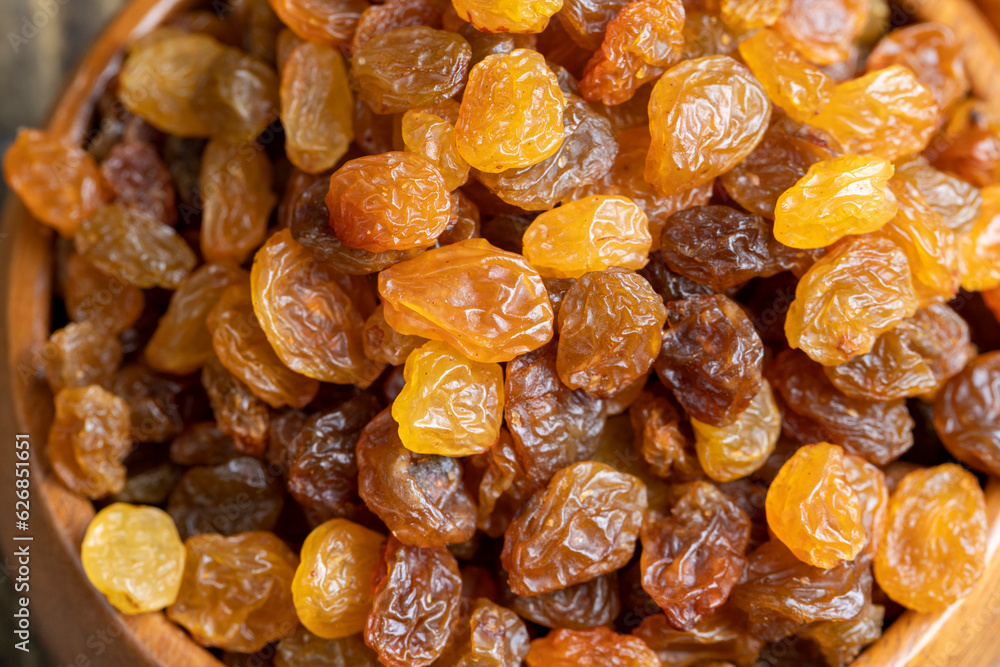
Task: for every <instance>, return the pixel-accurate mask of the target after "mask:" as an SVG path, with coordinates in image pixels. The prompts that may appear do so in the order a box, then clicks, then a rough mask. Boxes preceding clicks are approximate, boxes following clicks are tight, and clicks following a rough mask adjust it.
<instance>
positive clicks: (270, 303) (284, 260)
mask: <svg viewBox="0 0 1000 667" xmlns="http://www.w3.org/2000/svg"><path fill="white" fill-rule="evenodd" d="M250 277H251V289H252V299H253V313H251V314H250V315H251V317H252V316H254V315H255V316H256V319H257V321H259V322H260V328H261V329H262V330H263V332H264V334H265V336H266V337H267V341H268V342H269V343H270V345H271V347H273V348H274V352H275V353H277V355H278V357H279V358H280V359H281V361H282V363H283V364H284V365H285V366H287V367H288V368H289V369H291V370H292V371H295V372H297V373H301V374H302V375H304V376H306V377H308V378H313V379H315V380H321V381H323V382H334V383H338V384H355V385H357V386H359V387H361V388H366V387H367V386H368V385H370V384H371V383H372V382H373V381H374V380H375V378H376V377H378V374H379V373H380V372H381V370H382V366H381V365H380V364H377V363H375V362H372V361H370V360H369V359H367V358H366V357H365V353H364V344H363V343H362V341H361V330H362V327H363V326H364V320H365V317H366V316H367V315H368V314H369V312H368V310H367V309H368V304H369V303H370V299H371V294H370V292H368V300H367V302H366V299H365V292H367V291H368V290H367V286H364V285H358V284H357V283H356V282H355V281H354V280H352V279H351V278H350V277H347V276H344V275H343V274H342V273H340V272H339V271H337V270H336V269H335V268H334V267H333V266H332V265H330V264H327V263H324V262H321V261H318V260H317V259H316V257H315V256H314V255H313V253H311V252H310V251H309V250H308V249H307V248H306V247H305V246H303V245H302V244H300V243H298V242H297V241H296V240H295V239H294V238H292V233H291V232H290V231H288V230H282V231H280V232H278V233H277V234H275V235H273V236H272V237H271V238H270V239H268V241H267V243H266V244H265V246H264V247H263V248H262V249H261V250H260V251H259V252H258V253H257V255H256V257H255V258H254V264H253V269H252V271H251V274H250ZM295 407H302V406H301V405H296V406H295Z"/></svg>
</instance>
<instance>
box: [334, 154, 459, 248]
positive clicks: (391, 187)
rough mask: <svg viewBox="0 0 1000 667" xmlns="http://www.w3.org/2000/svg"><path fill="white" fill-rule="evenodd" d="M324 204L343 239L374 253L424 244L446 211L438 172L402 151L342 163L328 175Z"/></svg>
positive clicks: (434, 234) (438, 228) (444, 223)
mask: <svg viewBox="0 0 1000 667" xmlns="http://www.w3.org/2000/svg"><path fill="white" fill-rule="evenodd" d="M326 206H327V209H329V211H330V224H331V225H332V226H333V230H334V232H336V234H337V237H338V238H339V239H341V241H343V243H344V244H345V245H347V246H348V247H351V248H355V249H359V250H367V251H368V252H376V253H377V252H385V251H387V250H409V249H411V248H419V247H424V246H427V245H430V244H431V243H433V242H434V239H436V238H437V237H438V236H440V234H441V232H443V231H444V228H445V227H446V226H447V225H448V220H449V217H450V214H451V200H450V199H449V198H448V189H447V187H446V186H445V182H444V177H443V176H442V175H441V172H440V171H438V169H437V167H435V166H434V165H433V164H431V163H430V162H429V161H427V160H426V159H424V158H422V157H420V156H418V155H413V154H411V153H402V152H389V153H382V154H380V155H370V156H368V157H362V158H357V159H356V160H351V161H350V162H348V163H347V164H345V165H344V166H342V167H341V168H340V169H338V170H337V171H336V172H335V173H334V175H333V176H332V177H331V178H330V191H329V193H328V194H327V196H326Z"/></svg>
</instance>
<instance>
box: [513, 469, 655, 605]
mask: <svg viewBox="0 0 1000 667" xmlns="http://www.w3.org/2000/svg"><path fill="white" fill-rule="evenodd" d="M645 510H646V488H645V485H644V484H643V483H642V482H641V481H639V480H638V479H637V478H636V477H633V476H632V475H628V474H624V473H619V472H617V471H615V470H614V469H613V468H611V467H609V466H607V465H604V464H601V463H593V462H583V463H577V464H574V465H571V466H568V467H566V468H564V469H563V470H561V471H560V472H558V473H556V475H555V476H554V477H553V478H552V480H551V481H550V482H549V485H548V487H547V488H546V489H544V490H542V491H539V492H538V493H536V494H535V495H534V496H532V498H531V499H530V500H529V501H528V502H527V503H526V504H525V505H524V506H523V507H522V509H521V512H520V513H519V515H518V516H517V518H515V519H514V521H513V522H512V523H511V525H510V527H509V528H508V529H507V532H506V534H505V535H504V547H503V552H502V553H501V560H502V561H503V564H504V569H505V570H506V571H507V572H508V574H509V575H510V587H511V590H513V591H514V592H515V593H517V594H518V595H535V594H538V593H546V592H548V591H554V590H558V589H560V588H565V587H567V586H572V585H573V584H578V583H581V582H583V581H587V580H588V579H593V578H594V577H596V576H599V575H601V574H606V573H608V572H611V571H613V570H616V569H618V568H619V567H621V566H622V565H624V564H625V563H626V562H627V561H628V559H629V558H631V556H632V552H633V550H634V549H635V542H636V538H637V537H638V532H639V524H640V523H641V521H642V516H643V514H644V512H645ZM597 516H601V517H607V518H608V521H607V522H605V521H604V520H603V519H602V520H601V521H600V522H597V521H594V520H593V519H591V518H589V517H597ZM611 517H614V519H613V520H611ZM577 544H586V545H587V548H586V550H585V551H578V550H576V549H575V548H573V547H570V546H569V545H577Z"/></svg>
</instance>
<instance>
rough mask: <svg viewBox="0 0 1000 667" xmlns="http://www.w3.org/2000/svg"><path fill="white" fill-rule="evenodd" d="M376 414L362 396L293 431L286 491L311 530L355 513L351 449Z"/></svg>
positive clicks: (317, 415)
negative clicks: (300, 510)
mask: <svg viewBox="0 0 1000 667" xmlns="http://www.w3.org/2000/svg"><path fill="white" fill-rule="evenodd" d="M378 411H379V405H378V402H377V401H375V399H374V398H372V397H371V396H370V395H366V394H362V395H361V396H357V397H355V398H352V399H350V400H348V401H347V402H345V403H343V404H342V405H339V406H337V407H336V408H333V409H330V410H323V411H320V412H317V413H315V414H313V415H311V416H310V417H309V418H308V419H306V420H305V421H304V422H303V423H302V424H301V426H300V428H298V429H297V430H296V432H295V434H294V436H293V438H292V440H291V442H290V443H289V450H290V452H289V456H288V491H289V493H291V495H292V497H293V498H294V499H295V501H296V502H297V503H298V504H299V506H300V507H301V508H302V511H303V512H304V513H305V515H306V519H308V520H309V522H310V523H312V524H313V525H319V524H321V523H323V522H325V521H327V520H328V519H332V518H334V517H344V516H347V517H350V516H352V515H353V514H355V513H356V512H357V510H358V508H359V506H360V504H361V503H360V502H359V498H358V463H357V458H356V455H355V449H356V446H357V442H358V438H359V437H360V435H361V430H362V429H363V428H364V427H365V425H366V424H367V423H368V422H369V421H371V420H372V419H373V418H374V417H375V415H376V414H378Z"/></svg>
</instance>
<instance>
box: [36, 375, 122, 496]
mask: <svg viewBox="0 0 1000 667" xmlns="http://www.w3.org/2000/svg"><path fill="white" fill-rule="evenodd" d="M55 403H56V410H55V417H54V418H53V419H52V426H51V428H50V429H49V439H48V448H49V461H50V463H51V464H52V469H53V471H54V472H55V473H56V476H57V477H58V478H59V480H60V481H61V482H62V483H63V484H65V485H66V487H67V488H68V489H70V490H71V491H75V492H76V493H79V494H81V495H84V496H86V497H88V498H93V499H97V498H103V497H104V496H106V495H108V494H109V493H117V492H118V491H121V489H122V487H123V486H124V484H125V466H124V465H123V464H122V461H123V459H124V458H125V455H126V454H128V452H129V449H131V447H132V438H131V436H130V434H129V406H128V403H126V402H125V401H124V400H122V399H121V398H118V397H117V396H115V395H114V394H112V393H110V392H108V391H106V390H104V389H102V388H101V387H100V386H98V385H89V386H85V387H73V388H69V389H63V390H62V391H60V392H59V393H58V394H57V395H56V398H55Z"/></svg>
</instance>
